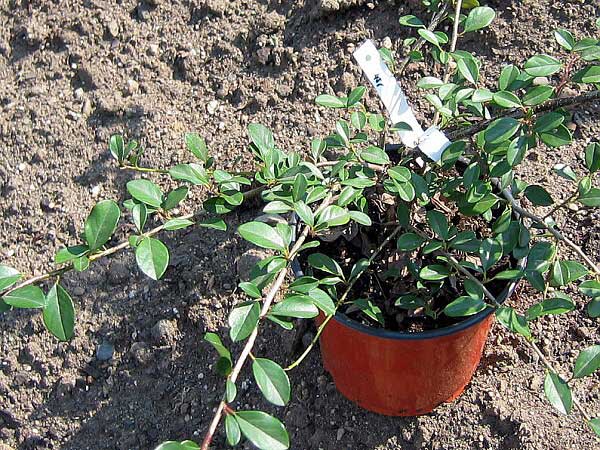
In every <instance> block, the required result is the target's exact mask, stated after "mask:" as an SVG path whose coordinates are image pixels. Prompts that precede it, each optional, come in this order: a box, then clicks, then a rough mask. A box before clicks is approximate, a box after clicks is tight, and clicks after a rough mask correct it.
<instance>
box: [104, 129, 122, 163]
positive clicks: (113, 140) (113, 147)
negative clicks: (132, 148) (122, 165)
mask: <svg viewBox="0 0 600 450" xmlns="http://www.w3.org/2000/svg"><path fill="white" fill-rule="evenodd" d="M108 148H109V149H110V153H111V154H112V156H113V158H115V159H116V160H117V161H119V162H121V161H123V159H124V158H125V142H124V141H123V136H121V135H120V134H113V135H112V136H111V137H110V140H109V141H108Z"/></svg>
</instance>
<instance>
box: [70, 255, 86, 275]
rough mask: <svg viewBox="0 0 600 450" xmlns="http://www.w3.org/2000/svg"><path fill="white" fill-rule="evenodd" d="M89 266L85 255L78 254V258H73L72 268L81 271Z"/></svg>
mask: <svg viewBox="0 0 600 450" xmlns="http://www.w3.org/2000/svg"><path fill="white" fill-rule="evenodd" d="M89 267H90V259H89V258H88V257H87V256H86V255H83V256H80V257H79V258H76V259H74V260H73V269H75V270H76V271H77V272H83V271H84V270H87V269H88V268H89Z"/></svg>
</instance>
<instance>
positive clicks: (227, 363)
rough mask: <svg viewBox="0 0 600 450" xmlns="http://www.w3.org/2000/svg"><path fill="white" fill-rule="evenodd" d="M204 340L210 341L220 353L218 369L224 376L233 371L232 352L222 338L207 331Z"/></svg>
mask: <svg viewBox="0 0 600 450" xmlns="http://www.w3.org/2000/svg"><path fill="white" fill-rule="evenodd" d="M204 340H205V341H206V342H208V343H209V344H210V345H212V346H213V348H214V349H215V350H216V351H217V353H218V354H219V360H218V361H217V365H216V369H217V371H218V372H219V373H220V374H221V375H222V376H224V377H226V376H227V375H229V374H230V373H231V368H232V367H233V362H232V360H231V352H230V351H229V350H228V349H227V347H225V346H224V345H223V342H222V341H221V338H220V337H219V336H218V335H216V334H215V333H206V334H205V335H204Z"/></svg>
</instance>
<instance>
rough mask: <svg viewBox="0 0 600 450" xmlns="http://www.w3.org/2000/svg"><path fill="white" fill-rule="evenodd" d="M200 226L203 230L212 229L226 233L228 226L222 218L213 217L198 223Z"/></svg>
mask: <svg viewBox="0 0 600 450" xmlns="http://www.w3.org/2000/svg"><path fill="white" fill-rule="evenodd" d="M198 226H201V227H203V228H212V229H213V230H219V231H226V230H227V224H226V223H225V221H224V220H223V219H221V218H220V217H211V218H210V219H206V220H203V221H202V222H198Z"/></svg>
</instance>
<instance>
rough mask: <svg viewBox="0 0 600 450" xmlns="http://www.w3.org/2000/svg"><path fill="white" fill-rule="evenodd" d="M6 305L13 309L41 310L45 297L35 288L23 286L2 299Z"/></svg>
mask: <svg viewBox="0 0 600 450" xmlns="http://www.w3.org/2000/svg"><path fill="white" fill-rule="evenodd" d="M2 299H3V300H4V302H5V303H6V304H7V305H10V306H14V307H15V308H43V307H44V306H46V296H45V295H44V292H43V291H42V290H41V289H40V288H39V287H37V286H31V285H30V286H23V287H21V288H18V289H15V290H14V291H11V292H9V293H8V294H6V295H4V297H2Z"/></svg>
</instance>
